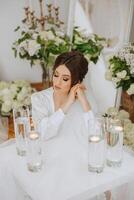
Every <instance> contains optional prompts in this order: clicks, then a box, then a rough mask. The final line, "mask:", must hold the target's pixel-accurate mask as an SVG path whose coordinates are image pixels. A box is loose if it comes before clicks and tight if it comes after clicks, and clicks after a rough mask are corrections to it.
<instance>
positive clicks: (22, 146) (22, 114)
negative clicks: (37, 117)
mask: <svg viewBox="0 0 134 200" xmlns="http://www.w3.org/2000/svg"><path fill="white" fill-rule="evenodd" d="M13 120H14V128H15V139H16V149H17V154H18V155H20V156H24V155H25V154H26V140H25V139H26V136H27V134H28V132H29V130H30V121H29V108H28V107H27V106H23V107H19V108H17V109H13Z"/></svg>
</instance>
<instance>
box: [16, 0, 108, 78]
mask: <svg viewBox="0 0 134 200" xmlns="http://www.w3.org/2000/svg"><path fill="white" fill-rule="evenodd" d="M39 3H40V18H38V17H36V16H35V11H34V12H31V11H30V8H29V7H27V8H25V16H26V17H25V19H24V20H22V22H23V25H24V26H23V28H22V27H17V28H16V29H15V31H19V32H20V36H19V38H18V39H17V40H16V41H15V42H14V43H13V46H12V49H13V50H14V54H15V57H16V56H17V55H18V56H19V57H20V58H21V59H26V60H29V61H30V64H31V66H33V65H37V64H38V65H40V66H41V68H42V82H47V81H48V82H49V81H50V71H51V67H52V66H53V63H54V60H55V58H56V56H57V55H59V54H61V53H64V52H67V51H69V50H77V51H80V52H82V53H83V54H84V55H85V56H86V57H87V58H88V60H91V61H93V62H94V63H96V62H97V60H98V57H99V55H100V53H101V51H102V49H103V47H104V46H103V44H104V41H105V39H104V38H101V37H99V36H97V35H94V34H93V35H90V36H86V35H85V34H84V31H82V30H80V29H79V27H74V30H73V39H70V37H69V36H67V35H66V34H65V32H64V31H63V30H64V28H63V26H62V25H63V24H64V23H63V22H62V21H61V20H60V19H59V7H54V6H53V5H52V4H47V5H46V6H47V14H46V15H44V13H43V4H42V3H43V2H42V0H40V1H39ZM53 13H55V15H54V16H53ZM46 80H47V81H46Z"/></svg>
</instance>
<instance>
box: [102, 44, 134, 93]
mask: <svg viewBox="0 0 134 200" xmlns="http://www.w3.org/2000/svg"><path fill="white" fill-rule="evenodd" d="M105 77H106V79H107V80H110V81H112V82H113V83H114V84H115V86H116V88H119V87H122V89H123V91H126V92H127V93H128V95H133V94H134V45H133V44H126V45H125V46H124V47H123V48H122V49H121V50H120V51H119V52H118V53H117V54H116V55H114V56H113V57H112V58H110V60H109V67H108V69H107V71H106V74H105Z"/></svg>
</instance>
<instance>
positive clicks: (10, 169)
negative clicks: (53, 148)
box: [0, 143, 134, 200]
mask: <svg viewBox="0 0 134 200" xmlns="http://www.w3.org/2000/svg"><path fill="white" fill-rule="evenodd" d="M44 158H45V155H44ZM71 159H72V158H71V155H70V160H71ZM52 160H53V161H52ZM52 160H49V159H47V158H45V161H44V167H43V169H42V170H41V171H40V172H38V173H32V172H29V171H28V170H27V166H26V158H25V157H20V156H18V155H17V154H16V148H15V144H14V143H13V144H10V145H9V146H7V147H4V148H3V147H2V148H0V199H1V200H9V199H10V200H22V199H25V198H24V196H25V197H27V196H29V198H31V199H32V200H87V199H89V198H91V197H93V196H95V195H97V194H100V193H103V192H104V191H106V190H111V189H113V188H116V187H118V186H121V185H123V184H125V183H128V182H131V181H133V180H134V157H133V156H131V155H130V154H129V153H126V152H124V160H123V164H122V166H121V167H120V168H110V167H107V166H106V167H105V169H104V172H103V173H100V174H96V173H91V172H88V169H87V163H86V162H85V161H79V163H80V162H81V164H80V165H77V164H78V163H77V162H72V160H71V162H70V163H69V162H66V160H67V161H68V159H66V158H65V159H64V160H61V159H60V158H55V160H54V159H52ZM76 160H77V158H76ZM125 188H126V186H125ZM123 191H124V195H125V194H126V192H125V190H122V191H121V193H122V194H123ZM21 195H22V196H21ZM9 197H10V198H9ZM53 197H54V198H53ZM126 198H127V197H126ZM133 199H134V195H133V197H132V196H131V197H129V199H128V198H127V199H125V197H124V199H121V200H133ZM118 200H119V199H118Z"/></svg>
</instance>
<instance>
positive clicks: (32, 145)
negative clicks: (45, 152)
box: [26, 130, 43, 172]
mask: <svg viewBox="0 0 134 200" xmlns="http://www.w3.org/2000/svg"><path fill="white" fill-rule="evenodd" d="M26 140H27V155H26V157H27V167H28V170H29V171H32V172H38V171H40V170H41V168H42V164H43V161H42V143H41V137H40V134H39V132H37V131H36V130H31V131H29V133H28V137H27V138H26Z"/></svg>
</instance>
